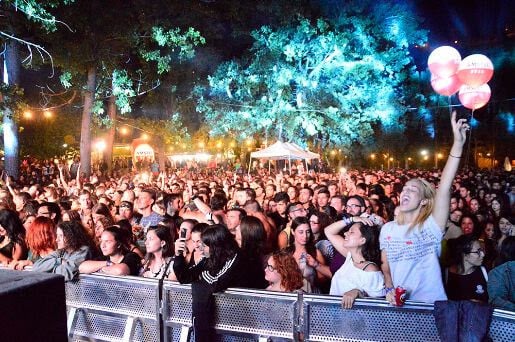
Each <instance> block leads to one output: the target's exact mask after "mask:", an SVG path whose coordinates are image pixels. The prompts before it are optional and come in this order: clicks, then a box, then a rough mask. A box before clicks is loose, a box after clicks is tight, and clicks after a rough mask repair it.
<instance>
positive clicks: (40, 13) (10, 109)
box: [0, 0, 73, 178]
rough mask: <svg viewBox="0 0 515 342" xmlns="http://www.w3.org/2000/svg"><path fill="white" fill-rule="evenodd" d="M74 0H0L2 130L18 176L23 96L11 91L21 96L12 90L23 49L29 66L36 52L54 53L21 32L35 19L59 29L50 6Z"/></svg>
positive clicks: (13, 171) (12, 169)
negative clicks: (18, 116) (18, 118)
mask: <svg viewBox="0 0 515 342" xmlns="http://www.w3.org/2000/svg"><path fill="white" fill-rule="evenodd" d="M71 1H73V0H50V1H46V2H44V3H41V2H38V1H35V0H27V1H20V2H18V1H12V0H4V1H0V17H1V18H2V21H1V22H0V43H4V47H5V49H4V50H3V52H2V53H0V56H1V57H2V58H1V59H0V61H1V64H2V67H1V68H0V70H2V82H1V83H3V84H4V86H3V87H1V88H0V90H1V91H0V102H3V104H2V103H0V109H1V114H2V129H3V137H4V159H5V169H6V171H7V172H8V173H9V175H11V176H13V177H14V178H18V171H19V142H18V127H17V124H16V120H15V117H16V114H17V113H16V106H17V105H19V104H20V101H21V97H18V98H13V97H12V96H10V95H12V94H18V95H21V92H20V91H17V90H13V89H16V88H19V85H20V67H21V60H20V53H21V52H20V48H21V47H25V48H26V49H27V52H28V56H27V57H26V58H25V59H24V62H25V63H26V64H27V65H29V66H30V65H31V63H32V57H33V53H37V54H39V56H40V57H41V58H42V59H45V58H49V59H51V58H52V57H51V55H50V54H49V53H48V52H47V50H45V48H44V47H42V46H40V45H38V44H36V43H33V42H31V41H29V40H27V39H25V38H23V37H21V36H20V35H21V34H22V33H21V31H23V28H24V26H25V24H26V21H34V22H37V23H38V24H39V25H41V26H42V27H43V28H44V29H45V30H47V31H52V30H55V29H56V24H57V23H58V21H57V20H56V19H55V17H54V16H52V15H51V14H50V13H49V9H51V8H55V7H58V6H60V5H62V4H68V3H70V2H71Z"/></svg>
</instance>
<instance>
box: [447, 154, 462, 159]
mask: <svg viewBox="0 0 515 342" xmlns="http://www.w3.org/2000/svg"><path fill="white" fill-rule="evenodd" d="M449 157H453V158H456V159H461V156H459V157H458V156H453V155H452V154H450V153H449Z"/></svg>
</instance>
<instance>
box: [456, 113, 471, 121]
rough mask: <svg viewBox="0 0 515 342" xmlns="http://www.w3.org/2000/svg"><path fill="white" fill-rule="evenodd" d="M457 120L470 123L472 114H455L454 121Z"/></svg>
mask: <svg viewBox="0 0 515 342" xmlns="http://www.w3.org/2000/svg"><path fill="white" fill-rule="evenodd" d="M459 119H465V120H467V122H468V123H470V120H471V119H472V113H469V112H468V111H459V112H457V113H456V121H458V120H459Z"/></svg>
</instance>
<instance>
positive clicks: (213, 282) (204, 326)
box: [173, 224, 245, 342]
mask: <svg viewBox="0 0 515 342" xmlns="http://www.w3.org/2000/svg"><path fill="white" fill-rule="evenodd" d="M185 247H186V243H185V242H183V241H179V242H178V243H176V244H175V260H174V264H173V269H174V272H175V274H176V275H177V278H178V280H179V282H181V283H182V284H184V283H191V291H192V313H193V319H192V321H193V329H194V331H195V341H197V342H207V341H212V336H214V335H215V332H214V330H213V321H212V319H213V317H214V309H215V305H214V304H215V303H214V298H213V296H212V295H213V293H215V292H220V291H223V290H225V289H227V288H229V287H238V286H241V284H243V278H244V276H245V272H244V270H243V267H242V266H243V263H242V262H241V257H240V252H239V248H238V244H237V243H236V240H235V239H234V235H233V234H231V232H229V230H228V229H227V227H225V226H224V225H220V224H215V225H211V226H208V227H207V228H206V229H205V231H204V232H202V234H201V242H200V250H201V251H202V254H203V256H204V258H203V259H202V260H201V261H200V262H199V263H198V264H196V265H195V266H193V267H188V264H187V262H186V258H185V256H184V250H185Z"/></svg>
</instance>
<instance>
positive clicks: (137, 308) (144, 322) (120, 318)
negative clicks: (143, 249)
mask: <svg viewBox="0 0 515 342" xmlns="http://www.w3.org/2000/svg"><path fill="white" fill-rule="evenodd" d="M159 305H160V300H159V284H158V282H157V281H156V280H151V279H145V278H140V277H115V276H102V275H81V276H80V278H79V279H78V280H76V281H72V282H68V283H66V306H67V311H68V338H69V340H71V341H145V342H146V341H158V340H159V331H160V324H161V319H160V315H159Z"/></svg>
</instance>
